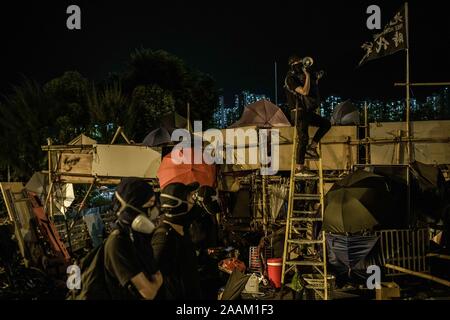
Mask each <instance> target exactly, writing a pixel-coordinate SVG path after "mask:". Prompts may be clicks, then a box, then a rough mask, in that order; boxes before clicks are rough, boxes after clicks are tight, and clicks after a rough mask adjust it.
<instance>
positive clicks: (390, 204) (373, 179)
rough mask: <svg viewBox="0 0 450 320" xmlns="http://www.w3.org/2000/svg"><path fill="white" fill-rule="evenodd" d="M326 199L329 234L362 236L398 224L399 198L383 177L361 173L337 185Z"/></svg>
mask: <svg viewBox="0 0 450 320" xmlns="http://www.w3.org/2000/svg"><path fill="white" fill-rule="evenodd" d="M325 200H326V206H325V211H324V220H323V229H324V230H325V231H327V232H332V233H358V232H361V231H364V230H371V229H373V228H374V227H376V226H383V227H385V226H394V225H396V224H397V220H398V216H397V214H398V212H396V204H395V199H394V197H393V195H392V194H391V193H390V189H389V185H388V184H387V183H386V181H385V179H384V178H383V177H382V176H378V175H375V174H373V173H369V172H366V171H364V170H358V171H356V172H354V173H352V174H350V175H349V176H347V177H346V178H344V179H343V180H341V181H339V182H338V183H336V184H335V185H334V186H333V187H332V188H331V189H330V191H329V192H328V194H327V196H326V198H325Z"/></svg>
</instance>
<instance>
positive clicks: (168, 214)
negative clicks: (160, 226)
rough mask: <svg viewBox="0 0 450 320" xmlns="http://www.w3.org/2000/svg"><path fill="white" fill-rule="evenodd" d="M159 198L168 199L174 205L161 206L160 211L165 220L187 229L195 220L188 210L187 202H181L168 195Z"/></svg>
mask: <svg viewBox="0 0 450 320" xmlns="http://www.w3.org/2000/svg"><path fill="white" fill-rule="evenodd" d="M161 198H165V199H169V200H172V201H173V202H174V204H169V203H164V204H163V205H161V209H162V210H163V212H164V217H165V220H167V221H169V222H171V223H173V224H177V225H182V226H185V227H188V226H189V225H191V224H192V222H193V221H194V220H195V218H196V214H195V212H194V211H192V210H188V208H189V202H188V201H186V200H181V199H180V198H177V197H175V196H172V195H170V194H164V193H162V194H161Z"/></svg>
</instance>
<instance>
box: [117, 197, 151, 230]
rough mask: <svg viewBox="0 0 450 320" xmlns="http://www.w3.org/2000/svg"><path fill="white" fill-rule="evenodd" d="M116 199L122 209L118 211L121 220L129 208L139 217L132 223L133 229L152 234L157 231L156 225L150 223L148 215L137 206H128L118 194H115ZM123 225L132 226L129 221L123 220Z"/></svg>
mask: <svg viewBox="0 0 450 320" xmlns="http://www.w3.org/2000/svg"><path fill="white" fill-rule="evenodd" d="M115 196H116V199H117V200H118V201H119V202H120V209H119V210H118V211H117V216H118V217H119V219H120V215H121V214H122V213H123V212H124V211H125V209H127V208H129V209H131V210H132V211H134V212H137V213H138V215H137V216H136V217H135V218H134V219H133V221H132V222H131V229H132V230H133V231H136V232H140V233H144V234H151V233H152V232H153V231H154V230H155V225H154V224H153V222H151V221H150V219H149V218H148V216H147V214H146V213H145V212H143V211H142V210H140V209H138V208H136V207H135V206H133V205H131V204H128V203H127V202H126V201H125V200H124V199H123V198H122V197H121V196H120V195H119V193H118V192H116V193H115ZM120 221H122V222H123V223H126V224H128V225H129V224H130V223H129V221H127V220H124V219H121V220H120Z"/></svg>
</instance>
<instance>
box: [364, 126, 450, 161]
mask: <svg viewBox="0 0 450 320" xmlns="http://www.w3.org/2000/svg"><path fill="white" fill-rule="evenodd" d="M405 126H406V125H405V122H382V123H371V124H370V137H371V138H372V139H374V140H379V139H390V140H393V138H395V137H396V136H398V132H399V130H401V131H402V132H401V136H402V137H405V136H406V127H405ZM411 135H412V138H414V139H430V141H419V142H413V143H412V145H413V150H414V159H415V160H417V161H420V162H422V163H427V164H450V143H449V139H450V121H448V120H447V121H415V122H412V123H411ZM432 139H435V140H436V141H432ZM370 154H371V163H372V164H406V163H408V155H407V149H406V143H392V142H386V143H382V144H372V145H371V146H370Z"/></svg>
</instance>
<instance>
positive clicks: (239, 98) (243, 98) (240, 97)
mask: <svg viewBox="0 0 450 320" xmlns="http://www.w3.org/2000/svg"><path fill="white" fill-rule="evenodd" d="M259 100H269V101H270V98H269V97H268V96H266V95H265V94H256V93H251V92H249V91H242V92H241V93H239V94H235V95H234V106H235V107H236V108H238V110H240V111H242V110H244V107H245V106H247V105H249V104H251V103H255V102H256V101H259Z"/></svg>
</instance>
